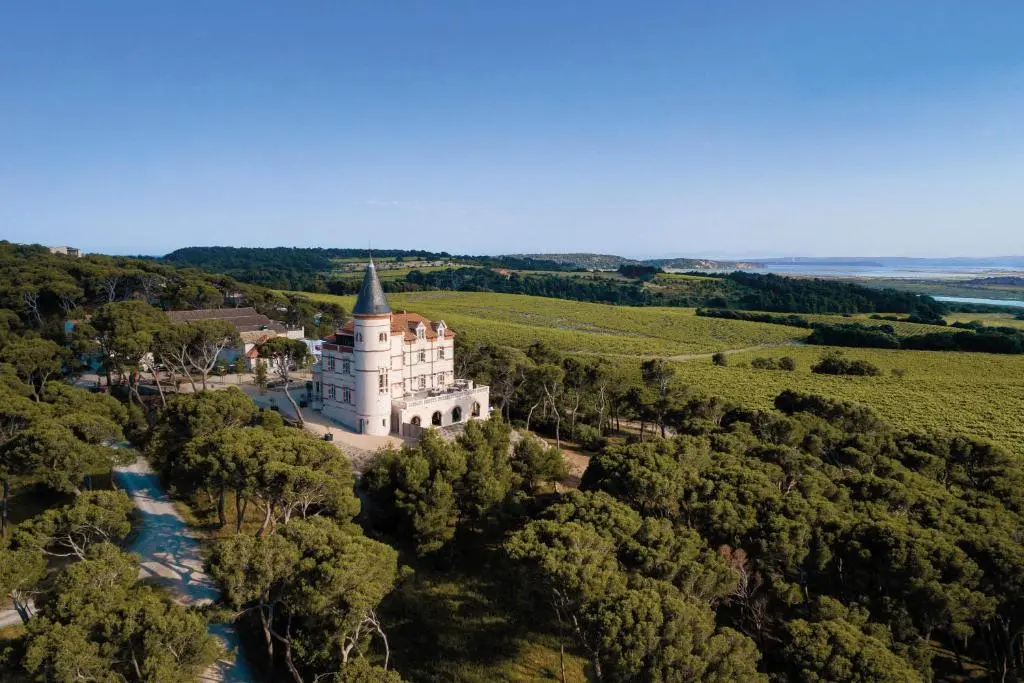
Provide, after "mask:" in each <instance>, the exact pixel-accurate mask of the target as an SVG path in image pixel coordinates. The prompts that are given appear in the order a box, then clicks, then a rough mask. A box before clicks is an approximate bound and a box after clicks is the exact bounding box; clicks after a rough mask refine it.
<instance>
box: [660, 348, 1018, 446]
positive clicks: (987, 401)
mask: <svg viewBox="0 0 1024 683" xmlns="http://www.w3.org/2000/svg"><path fill="white" fill-rule="evenodd" d="M828 350H830V347H820V346H797V347H792V348H788V349H769V350H766V351H763V352H742V353H736V354H732V355H730V356H729V359H728V362H729V365H728V366H727V367H724V368H722V367H716V366H714V365H712V364H711V362H710V361H708V360H704V359H700V360H694V361H690V362H686V363H679V364H678V365H677V367H678V375H679V376H680V377H681V378H682V380H683V381H684V382H686V383H687V384H688V385H689V386H691V387H693V388H694V389H695V390H696V391H699V392H702V393H707V394H718V395H721V396H726V397H728V398H731V399H733V400H735V401H740V402H743V403H745V404H751V405H759V406H763V407H767V406H770V405H771V402H772V400H773V399H774V397H775V396H776V395H777V394H778V393H779V392H781V391H782V390H783V389H797V390H800V391H807V392H812V393H816V394H821V395H824V396H831V397H834V398H840V399H844V400H848V401H857V402H859V403H864V404H867V405H870V406H871V407H873V408H874V409H875V410H877V411H878V412H879V414H881V415H882V417H883V418H885V419H886V420H887V421H888V422H889V423H890V424H892V425H894V426H896V427H902V428H906V429H924V428H928V429H931V428H934V429H939V430H942V431H947V432H958V433H963V434H973V435H976V436H981V437H985V438H989V439H992V440H993V441H996V442H998V443H1000V444H1002V445H1003V446H1005V447H1006V448H1008V449H1010V450H1013V451H1016V452H1017V453H1018V454H1020V455H1021V456H1022V457H1024V356H1001V355H996V354H988V353H956V352H939V351H903V350H898V351H897V350H888V349H832V350H837V351H842V352H843V353H844V354H845V355H846V356H847V357H849V358H855V359H863V360H867V361H869V362H871V363H873V364H875V365H877V366H878V367H879V368H880V369H881V370H882V372H883V375H882V376H881V377H835V376H830V375H815V374H813V373H811V371H810V367H811V365H813V364H814V362H815V361H816V360H817V359H818V358H820V357H821V355H822V354H823V353H825V352H826V351H828ZM756 356H762V357H770V358H776V359H777V358H779V357H781V356H791V357H793V358H795V359H796V361H797V370H796V372H784V371H778V370H754V369H752V368H750V367H740V366H741V365H742V364H749V362H750V360H751V359H752V358H754V357H756ZM895 368H898V369H901V370H903V371H904V376H903V377H902V378H900V377H895V376H893V375H892V374H891V371H892V370H893V369H895Z"/></svg>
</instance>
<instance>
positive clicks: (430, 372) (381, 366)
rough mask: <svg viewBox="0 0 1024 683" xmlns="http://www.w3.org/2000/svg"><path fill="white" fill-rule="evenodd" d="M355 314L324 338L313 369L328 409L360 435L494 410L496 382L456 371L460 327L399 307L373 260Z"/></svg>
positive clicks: (409, 430)
mask: <svg viewBox="0 0 1024 683" xmlns="http://www.w3.org/2000/svg"><path fill="white" fill-rule="evenodd" d="M352 314H353V320H352V321H351V322H349V323H348V324H347V325H345V326H344V327H343V328H341V329H340V330H338V331H337V332H336V333H335V334H334V335H333V336H331V337H327V338H325V339H324V340H323V344H322V351H321V356H320V362H318V363H317V364H316V365H315V366H314V368H313V397H314V400H315V401H316V402H317V403H318V404H319V405H318V406H317V407H319V408H320V409H321V411H322V414H323V415H325V416H326V417H328V418H330V419H332V420H335V421H336V422H340V423H341V424H343V425H345V426H346V427H348V428H349V429H352V430H353V431H355V432H358V433H360V434H375V435H387V434H399V435H401V436H417V435H418V434H419V432H420V430H421V429H423V428H427V427H431V426H435V427H442V426H448V425H452V424H456V423H459V422H464V421H466V420H469V419H476V418H481V419H482V418H486V417H487V414H488V411H489V408H490V406H489V390H488V387H485V386H474V385H473V382H472V381H470V380H464V379H456V378H455V332H453V331H452V330H450V329H449V328H448V326H447V325H445V323H444V321H443V320H438V321H432V320H428V319H427V318H424V317H423V316H421V315H417V314H415V313H405V312H402V313H392V312H391V307H390V306H389V305H388V302H387V299H386V297H385V296H384V290H383V289H382V288H381V286H380V280H379V279H378V278H377V270H376V268H375V267H374V265H373V261H370V263H369V265H367V267H366V273H365V274H364V276H363V284H362V287H361V289H360V290H359V297H358V298H357V299H356V305H355V308H354V309H353V311H352Z"/></svg>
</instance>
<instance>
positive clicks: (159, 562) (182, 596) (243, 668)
mask: <svg viewBox="0 0 1024 683" xmlns="http://www.w3.org/2000/svg"><path fill="white" fill-rule="evenodd" d="M114 477H115V479H116V481H117V483H118V485H119V486H120V487H121V488H123V489H124V491H125V492H126V493H127V494H128V495H129V496H131V497H132V500H133V501H134V502H135V507H136V508H137V509H138V523H137V524H136V525H135V528H134V529H133V532H132V533H133V537H132V544H131V547H130V548H129V550H130V551H131V552H133V553H138V554H139V555H140V556H141V557H142V566H141V568H140V569H139V578H140V579H143V580H145V581H146V582H147V583H155V584H159V585H161V586H164V587H165V588H167V589H168V590H169V591H170V592H171V595H172V596H174V599H175V600H176V601H177V602H179V603H181V604H183V605H204V604H207V603H210V602H213V601H214V600H216V599H217V598H218V597H219V596H220V591H218V589H217V586H216V585H215V584H214V583H213V581H212V580H211V579H210V577H209V576H207V575H206V573H205V572H204V571H203V556H202V554H201V552H200V549H199V540H198V539H197V538H196V537H195V535H193V534H192V532H191V531H190V530H189V528H188V526H187V525H186V524H185V520H184V519H182V517H181V515H180V514H178V511H177V510H176V509H175V508H174V504H173V503H172V502H171V499H170V498H168V497H167V493H166V492H165V491H164V489H163V487H162V486H161V485H160V479H159V477H157V475H156V474H154V473H153V471H152V470H151V469H150V468H149V463H147V462H146V461H145V460H143V459H142V458H139V459H137V460H136V461H135V462H134V463H133V464H131V465H128V466H126V467H118V468H116V469H115V470H114ZM210 633H211V634H213V635H215V636H216V637H217V638H219V639H220V640H221V642H222V643H224V645H225V647H226V648H227V650H228V651H229V652H232V653H233V654H234V661H227V660H222V661H219V662H217V664H215V665H214V666H213V667H211V668H210V669H209V670H208V671H207V672H206V673H205V674H203V676H202V678H201V680H203V681H225V682H227V683H249V682H251V681H253V680H254V679H253V676H252V672H251V670H250V668H249V664H248V662H247V661H246V659H245V657H244V656H243V655H242V654H241V652H240V651H239V648H240V646H239V640H238V634H237V633H236V632H235V629H234V627H233V626H231V625H230V624H211V625H210Z"/></svg>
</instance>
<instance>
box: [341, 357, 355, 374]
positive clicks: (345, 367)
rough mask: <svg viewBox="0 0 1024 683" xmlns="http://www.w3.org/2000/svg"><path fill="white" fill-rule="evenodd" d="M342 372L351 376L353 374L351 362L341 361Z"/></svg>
mask: <svg viewBox="0 0 1024 683" xmlns="http://www.w3.org/2000/svg"><path fill="white" fill-rule="evenodd" d="M341 371H342V372H344V373H345V374H346V375H348V374H350V373H351V372H352V365H351V363H349V361H347V360H343V361H341Z"/></svg>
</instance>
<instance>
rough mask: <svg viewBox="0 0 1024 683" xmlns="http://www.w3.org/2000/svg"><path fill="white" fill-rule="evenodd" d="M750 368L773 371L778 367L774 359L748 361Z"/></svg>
mask: <svg viewBox="0 0 1024 683" xmlns="http://www.w3.org/2000/svg"><path fill="white" fill-rule="evenodd" d="M750 367H752V368H754V369H755V370H775V369H777V368H778V365H777V364H776V363H775V359H774V358H755V359H754V360H752V361H750Z"/></svg>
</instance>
